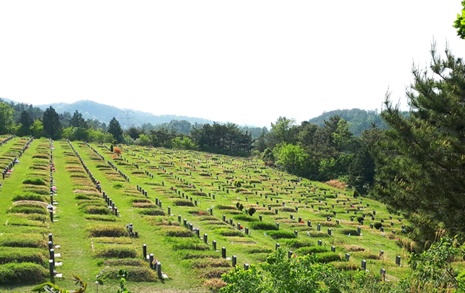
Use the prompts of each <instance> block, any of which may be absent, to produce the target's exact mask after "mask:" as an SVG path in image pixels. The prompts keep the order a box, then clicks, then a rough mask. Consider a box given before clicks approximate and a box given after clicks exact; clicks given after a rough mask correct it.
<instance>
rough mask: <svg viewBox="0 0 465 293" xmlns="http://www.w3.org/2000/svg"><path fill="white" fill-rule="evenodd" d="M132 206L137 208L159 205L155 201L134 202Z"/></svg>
mask: <svg viewBox="0 0 465 293" xmlns="http://www.w3.org/2000/svg"><path fill="white" fill-rule="evenodd" d="M132 206H133V207H135V208H152V209H153V208H156V207H157V206H156V205H155V204H154V203H153V202H133V203H132Z"/></svg>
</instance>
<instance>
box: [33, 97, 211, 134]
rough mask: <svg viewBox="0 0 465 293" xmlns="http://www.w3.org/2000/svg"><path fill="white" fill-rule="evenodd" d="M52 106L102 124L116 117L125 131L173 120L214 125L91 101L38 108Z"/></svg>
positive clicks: (61, 111)
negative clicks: (132, 127)
mask: <svg viewBox="0 0 465 293" xmlns="http://www.w3.org/2000/svg"><path fill="white" fill-rule="evenodd" d="M50 106H52V107H53V108H54V109H55V111H56V112H57V113H59V114H63V113H65V112H68V113H70V114H73V113H74V112H75V111H78V112H79V113H81V114H82V116H83V117H84V118H85V119H92V120H94V119H95V120H98V121H101V122H102V123H108V122H109V121H110V120H111V119H112V118H113V117H115V118H116V119H117V120H118V121H119V123H120V125H121V127H123V128H125V129H127V128H129V127H131V126H135V127H140V126H142V125H143V124H146V123H150V124H152V125H157V124H163V123H169V122H170V121H172V120H186V121H189V122H190V123H191V124H195V123H199V124H204V123H213V122H212V121H210V120H207V119H202V118H195V117H186V116H177V115H153V114H151V113H147V112H142V111H136V110H129V109H120V108H117V107H113V106H110V105H105V104H100V103H96V102H93V101H89V100H81V101H77V102H74V103H72V104H67V103H56V104H47V105H38V107H39V108H41V109H43V110H45V109H46V108H48V107H50Z"/></svg>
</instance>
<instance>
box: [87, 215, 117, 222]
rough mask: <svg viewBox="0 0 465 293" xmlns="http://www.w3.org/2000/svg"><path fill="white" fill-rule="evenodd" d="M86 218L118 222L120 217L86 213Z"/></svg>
mask: <svg viewBox="0 0 465 293" xmlns="http://www.w3.org/2000/svg"><path fill="white" fill-rule="evenodd" d="M84 218H85V219H87V220H91V221H105V222H116V221H117V220H118V218H117V217H116V216H115V215H112V214H109V215H86V216H84Z"/></svg>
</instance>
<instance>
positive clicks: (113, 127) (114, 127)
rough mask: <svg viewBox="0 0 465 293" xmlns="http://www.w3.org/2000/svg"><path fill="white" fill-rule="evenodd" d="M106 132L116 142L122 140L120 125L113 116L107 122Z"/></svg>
mask: <svg viewBox="0 0 465 293" xmlns="http://www.w3.org/2000/svg"><path fill="white" fill-rule="evenodd" d="M108 133H110V134H111V135H113V137H114V139H115V141H116V143H122V142H123V130H122V129H121V125H120V124H119V122H118V120H116V118H115V117H113V118H112V119H111V120H110V123H109V124H108Z"/></svg>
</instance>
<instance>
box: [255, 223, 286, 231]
mask: <svg viewBox="0 0 465 293" xmlns="http://www.w3.org/2000/svg"><path fill="white" fill-rule="evenodd" d="M250 228H252V229H253V230H279V229H278V226H276V224H271V223H265V222H251V223H250Z"/></svg>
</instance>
